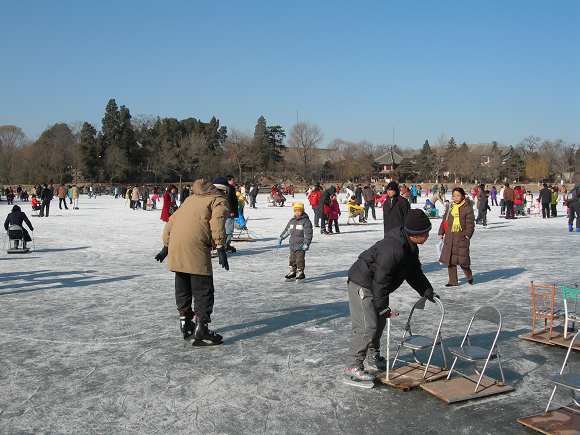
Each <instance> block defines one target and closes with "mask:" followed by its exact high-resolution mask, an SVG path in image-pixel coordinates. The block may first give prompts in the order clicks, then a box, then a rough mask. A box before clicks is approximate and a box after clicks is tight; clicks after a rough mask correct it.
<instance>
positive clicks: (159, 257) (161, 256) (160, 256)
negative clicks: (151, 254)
mask: <svg viewBox="0 0 580 435" xmlns="http://www.w3.org/2000/svg"><path fill="white" fill-rule="evenodd" d="M168 253H169V250H168V249H167V246H164V247H163V249H162V250H161V251H159V253H158V254H157V255H156V256H155V260H157V261H159V262H160V263H163V260H165V257H167V254H168Z"/></svg>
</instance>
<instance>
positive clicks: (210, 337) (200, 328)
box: [193, 322, 223, 346]
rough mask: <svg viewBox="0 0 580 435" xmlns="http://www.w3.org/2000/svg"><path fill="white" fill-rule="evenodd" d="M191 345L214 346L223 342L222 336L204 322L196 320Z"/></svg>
mask: <svg viewBox="0 0 580 435" xmlns="http://www.w3.org/2000/svg"><path fill="white" fill-rule="evenodd" d="M194 338H195V340H194V341H193V346H216V345H218V344H222V343H223V337H222V336H221V335H219V334H217V333H215V332H214V331H211V330H210V329H209V328H208V327H207V324H206V323H201V322H198V324H197V326H196V328H195V334H194Z"/></svg>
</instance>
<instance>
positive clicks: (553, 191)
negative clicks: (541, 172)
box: [550, 186, 559, 217]
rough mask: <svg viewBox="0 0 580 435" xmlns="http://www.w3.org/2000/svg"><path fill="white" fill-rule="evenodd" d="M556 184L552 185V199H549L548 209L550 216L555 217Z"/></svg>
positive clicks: (556, 201)
mask: <svg viewBox="0 0 580 435" xmlns="http://www.w3.org/2000/svg"><path fill="white" fill-rule="evenodd" d="M558 195H559V193H558V186H554V187H552V200H551V201H550V211H551V215H552V217H556V216H557V215H558V212H557V210H556V208H557V207H558Z"/></svg>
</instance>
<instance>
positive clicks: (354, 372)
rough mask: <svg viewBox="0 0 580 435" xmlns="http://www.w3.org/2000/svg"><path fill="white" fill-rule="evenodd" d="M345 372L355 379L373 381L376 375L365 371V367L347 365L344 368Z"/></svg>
mask: <svg viewBox="0 0 580 435" xmlns="http://www.w3.org/2000/svg"><path fill="white" fill-rule="evenodd" d="M344 374H345V375H346V376H347V377H348V378H350V379H352V380H353V381H359V382H372V381H374V380H375V377H374V376H373V375H372V374H370V373H367V372H365V371H364V369H363V367H357V366H354V367H347V368H345V369H344Z"/></svg>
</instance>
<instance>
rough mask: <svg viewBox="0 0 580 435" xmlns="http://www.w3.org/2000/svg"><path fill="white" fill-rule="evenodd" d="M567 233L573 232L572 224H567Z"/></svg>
mask: <svg viewBox="0 0 580 435" xmlns="http://www.w3.org/2000/svg"><path fill="white" fill-rule="evenodd" d="M568 231H570V232H573V231H574V226H573V225H572V224H568Z"/></svg>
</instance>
